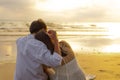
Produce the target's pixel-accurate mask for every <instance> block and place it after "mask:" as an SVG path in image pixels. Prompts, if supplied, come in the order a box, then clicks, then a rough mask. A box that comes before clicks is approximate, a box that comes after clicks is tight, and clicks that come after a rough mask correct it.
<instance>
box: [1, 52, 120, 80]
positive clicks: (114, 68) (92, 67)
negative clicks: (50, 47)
mask: <svg viewBox="0 0 120 80" xmlns="http://www.w3.org/2000/svg"><path fill="white" fill-rule="evenodd" d="M76 58H77V61H78V64H79V65H80V66H81V67H82V68H83V69H84V72H85V73H86V74H94V75H96V79H95V80H120V54H104V53H103V54H76ZM14 71H15V63H13V62H10V61H9V62H7V63H5V62H0V80H13V76H14Z"/></svg>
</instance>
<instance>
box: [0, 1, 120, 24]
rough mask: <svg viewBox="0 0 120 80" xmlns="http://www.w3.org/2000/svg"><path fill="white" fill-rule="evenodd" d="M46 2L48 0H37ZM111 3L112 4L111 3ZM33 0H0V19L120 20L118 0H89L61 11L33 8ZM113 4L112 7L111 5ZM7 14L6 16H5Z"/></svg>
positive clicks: (52, 20) (58, 20)
mask: <svg viewBox="0 0 120 80" xmlns="http://www.w3.org/2000/svg"><path fill="white" fill-rule="evenodd" d="M39 1H42V2H46V1H48V0H39ZM76 1H77V0H76ZM112 3H113V4H112ZM34 6H35V0H18V1H17V0H0V14H1V15H0V18H1V19H35V18H44V19H45V20H46V21H51V22H104V21H107V22H108V21H120V11H119V9H120V8H119V6H118V0H115V2H114V0H107V1H103V0H94V1H92V0H91V5H89V6H85V7H78V8H75V9H69V10H65V11H61V12H53V11H44V10H42V9H41V10H36V9H34ZM112 6H114V7H112ZM6 15H7V16H6Z"/></svg>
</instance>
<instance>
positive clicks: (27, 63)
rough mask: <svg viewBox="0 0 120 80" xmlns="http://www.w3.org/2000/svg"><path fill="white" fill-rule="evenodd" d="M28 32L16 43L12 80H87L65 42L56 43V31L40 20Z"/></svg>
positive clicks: (34, 22) (32, 24)
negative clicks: (14, 68)
mask: <svg viewBox="0 0 120 80" xmlns="http://www.w3.org/2000/svg"><path fill="white" fill-rule="evenodd" d="M29 30H30V33H31V34H29V35H27V36H24V37H21V38H19V39H18V40H17V41H16V44H17V61H16V70H15V77H14V80H86V79H85V75H84V73H83V71H82V70H81V69H80V68H79V67H78V65H77V62H76V59H75V56H74V52H73V51H72V49H71V47H70V45H69V44H68V43H67V42H66V41H60V42H58V38H57V34H56V31H54V30H48V31H47V26H46V24H45V22H44V21H42V20H41V19H39V20H36V21H33V22H32V23H31V25H30V28H29Z"/></svg>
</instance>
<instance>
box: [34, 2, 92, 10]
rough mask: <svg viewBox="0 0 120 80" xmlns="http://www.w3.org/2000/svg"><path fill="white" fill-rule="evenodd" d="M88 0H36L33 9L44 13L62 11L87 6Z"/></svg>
mask: <svg viewBox="0 0 120 80" xmlns="http://www.w3.org/2000/svg"><path fill="white" fill-rule="evenodd" d="M89 4H90V0H45V1H41V0H36V3H35V8H36V9H37V10H44V11H54V12H59V11H64V10H69V9H75V8H78V7H84V6H88V5H89Z"/></svg>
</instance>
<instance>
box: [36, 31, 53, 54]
mask: <svg viewBox="0 0 120 80" xmlns="http://www.w3.org/2000/svg"><path fill="white" fill-rule="evenodd" d="M35 39H37V40H39V41H41V42H43V43H44V44H45V45H46V46H47V48H48V49H49V50H50V52H51V54H53V52H54V44H53V43H52V40H51V38H50V37H49V35H48V34H47V33H46V32H45V31H43V30H41V31H39V32H38V33H36V34H35Z"/></svg>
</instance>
